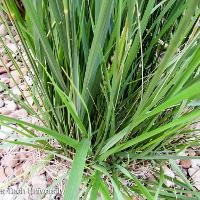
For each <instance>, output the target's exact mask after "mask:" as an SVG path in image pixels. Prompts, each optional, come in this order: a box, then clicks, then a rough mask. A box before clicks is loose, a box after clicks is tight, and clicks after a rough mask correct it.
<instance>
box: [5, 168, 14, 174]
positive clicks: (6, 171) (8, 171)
mask: <svg viewBox="0 0 200 200" xmlns="http://www.w3.org/2000/svg"><path fill="white" fill-rule="evenodd" d="M5 174H6V176H12V175H13V174H14V171H13V169H12V168H11V167H6V168H5Z"/></svg>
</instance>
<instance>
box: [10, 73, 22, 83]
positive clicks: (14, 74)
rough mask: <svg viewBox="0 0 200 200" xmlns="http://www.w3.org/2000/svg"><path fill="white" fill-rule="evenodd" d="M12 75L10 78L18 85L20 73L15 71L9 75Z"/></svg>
mask: <svg viewBox="0 0 200 200" xmlns="http://www.w3.org/2000/svg"><path fill="white" fill-rule="evenodd" d="M10 74H11V75H12V77H13V78H14V80H15V82H16V83H17V84H19V83H20V73H19V72H18V71H17V70H14V71H11V73H10Z"/></svg>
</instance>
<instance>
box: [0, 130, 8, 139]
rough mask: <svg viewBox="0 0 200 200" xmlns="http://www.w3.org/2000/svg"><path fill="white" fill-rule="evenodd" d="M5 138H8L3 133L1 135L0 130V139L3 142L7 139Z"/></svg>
mask: <svg viewBox="0 0 200 200" xmlns="http://www.w3.org/2000/svg"><path fill="white" fill-rule="evenodd" d="M7 138H8V135H7V134H5V133H2V132H1V130H0V139H1V140H5V139H7Z"/></svg>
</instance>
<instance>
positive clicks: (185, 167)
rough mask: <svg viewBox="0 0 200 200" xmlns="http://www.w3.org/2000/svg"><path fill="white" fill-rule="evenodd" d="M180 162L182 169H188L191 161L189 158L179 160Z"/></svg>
mask: <svg viewBox="0 0 200 200" xmlns="http://www.w3.org/2000/svg"><path fill="white" fill-rule="evenodd" d="M180 164H181V166H182V167H183V168H184V169H189V168H190V166H191V164H192V163H191V160H181V162H180Z"/></svg>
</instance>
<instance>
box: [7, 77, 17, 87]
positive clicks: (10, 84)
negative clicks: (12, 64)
mask: <svg viewBox="0 0 200 200" xmlns="http://www.w3.org/2000/svg"><path fill="white" fill-rule="evenodd" d="M9 86H10V88H13V87H15V86H16V83H15V81H14V80H13V79H10V82H9Z"/></svg>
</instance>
